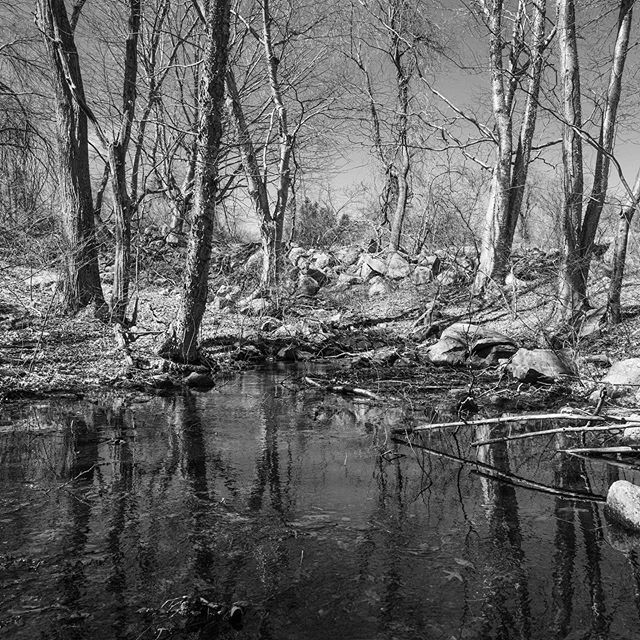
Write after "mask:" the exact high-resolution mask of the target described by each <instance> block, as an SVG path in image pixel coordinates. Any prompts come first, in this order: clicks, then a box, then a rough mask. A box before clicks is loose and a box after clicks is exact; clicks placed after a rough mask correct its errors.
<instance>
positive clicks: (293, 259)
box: [287, 247, 307, 267]
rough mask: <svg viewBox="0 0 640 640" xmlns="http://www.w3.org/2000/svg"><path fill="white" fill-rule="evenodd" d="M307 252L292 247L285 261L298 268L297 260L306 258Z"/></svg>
mask: <svg viewBox="0 0 640 640" xmlns="http://www.w3.org/2000/svg"><path fill="white" fill-rule="evenodd" d="M306 255H307V252H306V251H305V250H304V249H303V248H302V247H292V249H291V251H289V253H288V255H287V259H288V260H289V262H290V263H291V264H292V265H293V266H294V267H296V266H298V260H300V258H304V257H306Z"/></svg>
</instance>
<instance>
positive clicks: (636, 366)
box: [591, 358, 640, 401]
mask: <svg viewBox="0 0 640 640" xmlns="http://www.w3.org/2000/svg"><path fill="white" fill-rule="evenodd" d="M600 382H601V384H602V385H605V387H606V389H607V395H608V396H609V397H610V398H621V397H623V396H631V397H635V399H636V400H640V358H627V359H626V360H619V361H618V362H614V363H613V364H612V365H611V368H610V369H609V372H608V373H607V375H606V376H605V377H604V378H603V379H602V380H601V381H600ZM599 395H600V392H599V389H596V390H595V391H594V392H593V394H592V395H591V400H592V401H597V398H598V396H599Z"/></svg>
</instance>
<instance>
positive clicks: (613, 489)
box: [605, 480, 640, 531]
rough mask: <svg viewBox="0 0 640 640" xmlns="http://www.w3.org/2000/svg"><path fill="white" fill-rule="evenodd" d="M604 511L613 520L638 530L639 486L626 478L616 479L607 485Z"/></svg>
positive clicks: (639, 512) (639, 517)
mask: <svg viewBox="0 0 640 640" xmlns="http://www.w3.org/2000/svg"><path fill="white" fill-rule="evenodd" d="M605 513H606V515H607V517H608V518H609V519H610V520H612V521H613V522H615V523H617V524H619V525H621V526H623V527H626V528H627V529H633V530H634V531H640V487H638V486H637V485H635V484H632V483H631V482H627V481H626V480H616V482H614V483H613V484H612V485H611V486H610V487H609V493H607V506H606V508H605Z"/></svg>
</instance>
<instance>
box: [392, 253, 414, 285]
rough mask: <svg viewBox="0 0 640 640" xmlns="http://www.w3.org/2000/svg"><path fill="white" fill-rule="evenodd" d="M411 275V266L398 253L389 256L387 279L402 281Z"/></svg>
mask: <svg viewBox="0 0 640 640" xmlns="http://www.w3.org/2000/svg"><path fill="white" fill-rule="evenodd" d="M410 273H411V265H410V264H409V262H408V261H407V260H406V259H405V258H403V257H402V256H401V255H400V254H399V253H398V252H397V251H394V252H393V253H391V254H389V257H388V258H387V274H386V275H387V278H391V279H392V280H401V279H402V278H406V277H407V276H408V275H409V274H410Z"/></svg>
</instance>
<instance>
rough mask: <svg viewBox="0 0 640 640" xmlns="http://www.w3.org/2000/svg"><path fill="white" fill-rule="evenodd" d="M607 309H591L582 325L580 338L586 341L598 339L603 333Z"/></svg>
mask: <svg viewBox="0 0 640 640" xmlns="http://www.w3.org/2000/svg"><path fill="white" fill-rule="evenodd" d="M606 314H607V308H606V307H598V308H597V309H591V310H590V311H589V312H588V313H587V314H586V315H585V317H584V319H583V320H582V322H581V323H580V330H579V331H578V338H580V339H581V340H585V339H587V338H597V337H599V336H600V334H601V333H602V326H603V324H604V322H605V320H606V317H605V316H606Z"/></svg>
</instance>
